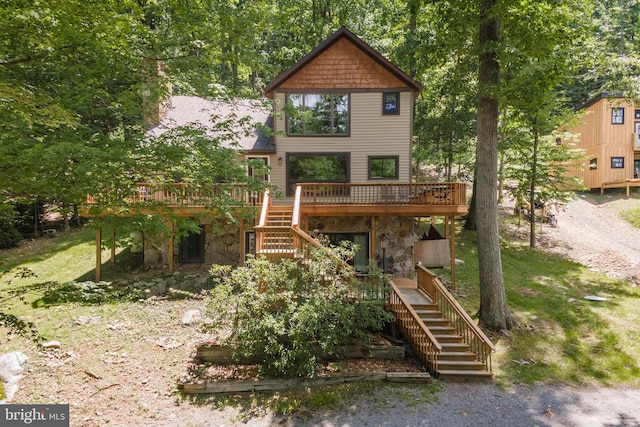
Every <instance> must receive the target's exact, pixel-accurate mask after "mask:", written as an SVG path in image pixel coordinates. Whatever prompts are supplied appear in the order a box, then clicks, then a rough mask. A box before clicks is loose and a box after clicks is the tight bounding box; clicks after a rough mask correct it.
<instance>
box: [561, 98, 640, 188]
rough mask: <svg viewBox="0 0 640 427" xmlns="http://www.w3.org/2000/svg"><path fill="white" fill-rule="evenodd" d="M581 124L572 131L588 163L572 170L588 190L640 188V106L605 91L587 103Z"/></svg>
mask: <svg viewBox="0 0 640 427" xmlns="http://www.w3.org/2000/svg"><path fill="white" fill-rule="evenodd" d="M581 109H582V110H584V112H585V114H584V116H583V117H582V119H581V122H580V124H578V125H577V126H575V127H574V128H572V129H570V130H569V132H570V133H572V134H576V135H577V136H578V140H577V141H576V142H575V145H576V147H577V148H581V149H583V150H584V151H585V154H586V156H587V160H586V162H585V163H584V165H580V166H578V167H576V168H575V169H574V170H572V171H571V173H572V175H574V176H576V177H579V178H582V179H583V182H584V185H585V186H586V187H587V188H600V190H601V192H603V191H604V189H605V188H626V189H627V195H628V192H629V187H630V186H640V179H639V178H640V106H637V105H634V104H633V103H631V102H629V101H627V100H625V99H624V98H622V97H620V96H618V95H612V94H610V93H607V92H603V93H601V94H599V95H597V96H595V97H594V98H592V99H590V100H589V101H588V102H586V103H585V104H584V105H583V106H582V108H581Z"/></svg>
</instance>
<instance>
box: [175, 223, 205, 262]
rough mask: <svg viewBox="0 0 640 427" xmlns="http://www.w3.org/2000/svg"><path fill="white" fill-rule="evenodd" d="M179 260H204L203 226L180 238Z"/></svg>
mask: <svg viewBox="0 0 640 427" xmlns="http://www.w3.org/2000/svg"><path fill="white" fill-rule="evenodd" d="M180 262H204V228H203V227H200V233H189V235H187V236H184V237H183V238H181V239H180Z"/></svg>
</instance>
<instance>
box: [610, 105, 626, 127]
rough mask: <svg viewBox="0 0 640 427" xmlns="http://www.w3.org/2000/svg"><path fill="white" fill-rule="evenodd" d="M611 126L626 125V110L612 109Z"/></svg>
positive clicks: (620, 108)
mask: <svg viewBox="0 0 640 427" xmlns="http://www.w3.org/2000/svg"><path fill="white" fill-rule="evenodd" d="M611 124H613V125H623V124H624V108H623V107H614V108H612V109H611Z"/></svg>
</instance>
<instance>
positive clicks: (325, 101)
mask: <svg viewBox="0 0 640 427" xmlns="http://www.w3.org/2000/svg"><path fill="white" fill-rule="evenodd" d="M286 113H287V133H288V134H289V135H336V136H348V135H349V94H345V93H324V94H318V93H304V94H300V93H290V94H288V95H287V108H286Z"/></svg>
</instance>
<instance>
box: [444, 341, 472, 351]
mask: <svg viewBox="0 0 640 427" xmlns="http://www.w3.org/2000/svg"><path fill="white" fill-rule="evenodd" d="M440 345H442V352H445V353H446V352H454V353H462V352H471V351H470V349H469V345H468V344H465V343H463V342H462V339H460V340H459V341H456V342H440ZM471 354H473V353H471Z"/></svg>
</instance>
